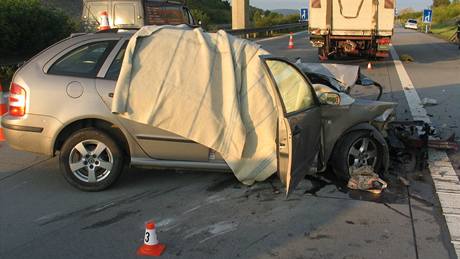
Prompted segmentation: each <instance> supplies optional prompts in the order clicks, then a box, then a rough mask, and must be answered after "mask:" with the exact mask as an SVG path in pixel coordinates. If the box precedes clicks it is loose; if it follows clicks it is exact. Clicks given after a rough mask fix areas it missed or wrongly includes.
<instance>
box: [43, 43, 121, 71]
mask: <svg viewBox="0 0 460 259" xmlns="http://www.w3.org/2000/svg"><path fill="white" fill-rule="evenodd" d="M115 43H116V41H99V42H92V43H89V44H86V45H83V46H80V47H78V48H76V49H74V50H72V51H70V52H69V53H67V54H65V55H64V56H63V57H61V58H60V59H58V60H57V61H56V62H55V63H54V64H53V65H52V66H51V68H50V69H49V70H48V74H54V75H68V76H79V77H96V75H97V72H98V71H99V69H100V68H101V66H102V64H103V63H104V61H105V59H106V58H107V56H108V54H109V53H110V51H111V50H112V48H113V46H114V45H115Z"/></svg>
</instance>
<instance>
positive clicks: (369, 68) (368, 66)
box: [367, 62, 372, 70]
mask: <svg viewBox="0 0 460 259" xmlns="http://www.w3.org/2000/svg"><path fill="white" fill-rule="evenodd" d="M367 70H372V63H371V62H369V63H367Z"/></svg>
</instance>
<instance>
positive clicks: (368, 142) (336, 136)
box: [297, 62, 396, 181]
mask: <svg viewBox="0 0 460 259" xmlns="http://www.w3.org/2000/svg"><path fill="white" fill-rule="evenodd" d="M297 65H298V66H299V67H300V68H301V69H302V71H303V72H304V73H305V74H306V76H307V77H308V79H309V80H310V82H311V83H312V85H313V87H314V89H315V92H316V94H317V96H318V98H319V100H320V103H321V116H322V130H323V134H322V135H323V141H322V143H323V148H322V150H321V153H320V166H319V171H320V172H321V171H325V170H326V168H327V165H330V166H331V167H332V169H333V171H334V173H335V174H336V175H337V176H338V177H339V178H341V179H343V180H346V181H348V179H349V178H350V174H351V172H352V170H353V169H356V168H360V167H365V166H370V167H372V168H373V169H374V171H375V172H377V173H379V174H380V175H382V174H383V173H384V172H386V171H387V169H388V167H389V147H388V145H387V141H386V139H385V138H386V126H387V125H388V123H389V122H391V121H392V120H393V119H394V108H395V106H396V104H395V103H390V102H382V101H379V100H380V98H381V96H382V91H383V89H382V86H381V85H380V84H379V83H378V82H375V81H373V80H371V79H370V78H368V77H366V76H364V75H363V74H361V73H360V69H359V67H358V66H350V65H338V64H310V63H301V62H297ZM354 87H366V88H375V89H377V90H378V96H377V100H376V101H373V100H367V99H355V98H353V97H352V96H351V95H350V91H351V89H352V88H354Z"/></svg>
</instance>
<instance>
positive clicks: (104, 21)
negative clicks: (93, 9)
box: [99, 11, 110, 31]
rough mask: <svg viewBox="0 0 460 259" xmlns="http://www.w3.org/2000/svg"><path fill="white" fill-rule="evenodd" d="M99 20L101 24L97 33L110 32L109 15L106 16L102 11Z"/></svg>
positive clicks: (105, 12)
mask: <svg viewBox="0 0 460 259" xmlns="http://www.w3.org/2000/svg"><path fill="white" fill-rule="evenodd" d="M100 18H101V22H100V24H99V31H106V30H110V24H109V15H108V14H107V11H102V12H101V13H100Z"/></svg>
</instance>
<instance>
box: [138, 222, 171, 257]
mask: <svg viewBox="0 0 460 259" xmlns="http://www.w3.org/2000/svg"><path fill="white" fill-rule="evenodd" d="M165 249H166V245H164V244H160V242H159V241H158V238H157V232H156V231H155V223H154V222H148V223H147V224H146V226H145V236H144V244H143V245H142V246H141V247H139V249H137V255H145V256H160V255H161V254H162V253H163V252H164V250H165Z"/></svg>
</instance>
